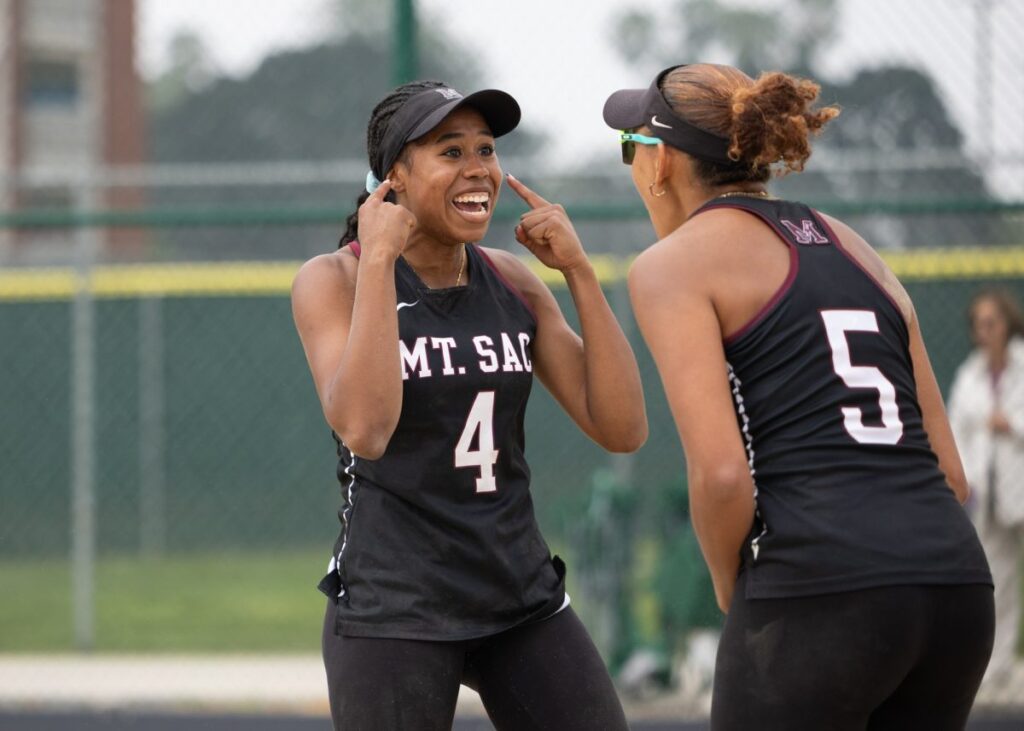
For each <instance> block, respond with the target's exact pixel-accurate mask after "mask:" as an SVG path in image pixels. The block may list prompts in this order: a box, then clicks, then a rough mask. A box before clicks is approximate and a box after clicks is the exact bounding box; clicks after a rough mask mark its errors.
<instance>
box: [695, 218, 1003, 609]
mask: <svg viewBox="0 0 1024 731" xmlns="http://www.w3.org/2000/svg"><path fill="white" fill-rule="evenodd" d="M716 208H737V209H740V210H744V211H747V212H749V213H751V214H754V215H756V216H758V217H759V218H760V219H761V220H762V221H764V222H765V223H766V224H768V225H769V226H770V227H771V228H772V229H774V230H775V232H776V233H777V234H778V236H779V237H780V238H782V240H783V241H784V242H785V243H786V244H787V246H788V248H789V252H790V269H789V275H788V277H787V278H786V280H785V282H784V283H783V284H782V286H781V287H780V288H779V290H778V292H776V294H775V296H774V297H772V299H771V300H770V301H769V302H768V304H767V305H766V306H765V307H764V309H763V310H762V311H761V312H760V313H759V314H758V315H757V316H756V317H755V318H753V320H751V322H749V323H748V324H747V325H746V326H745V327H744V328H742V329H741V330H740V331H739V332H737V333H735V334H733V335H732V336H731V337H730V338H728V339H727V341H726V343H725V354H726V359H727V361H728V366H729V379H730V383H731V386H732V391H733V397H734V401H735V405H736V411H737V419H738V421H739V426H740V429H741V431H742V434H743V437H744V441H745V444H746V449H747V456H748V458H749V461H750V468H751V473H752V475H753V478H754V484H755V491H756V502H757V510H756V517H755V522H754V527H753V530H752V531H751V534H750V537H749V540H748V541H747V543H746V545H745V547H744V551H743V564H744V570H745V571H747V572H748V575H747V581H746V594H747V596H748V597H750V598H761V597H786V596H801V595H810V594H825V593H832V592H838V591H849V590H856V589H864V588H868V587H873V586H881V585H893V584H967V583H987V584H991V577H990V575H989V571H988V564H987V562H986V560H985V556H984V553H983V552H982V549H981V546H980V544H979V542H978V539H977V535H976V534H975V531H974V528H973V526H972V525H971V523H970V521H969V520H968V518H967V515H966V513H965V511H964V510H963V508H962V507H961V506H960V504H959V503H958V502H957V500H956V498H955V496H954V494H953V492H952V490H950V488H949V486H948V484H947V483H946V479H945V476H944V474H943V473H942V471H941V470H940V469H939V464H938V458H937V457H936V456H935V453H934V452H933V451H932V449H931V446H930V444H929V442H928V436H927V434H926V433H925V431H924V427H923V424H922V418H921V408H920V406H919V404H918V401H917V388H916V385H915V381H914V370H913V363H912V361H911V357H910V349H909V348H910V345H909V342H910V340H909V331H908V328H907V324H906V321H905V320H904V318H903V316H902V314H901V312H900V309H899V308H898V307H897V305H896V304H895V302H894V301H893V300H892V299H891V298H890V297H889V296H888V294H887V293H886V292H885V290H884V289H883V288H882V286H881V285H880V284H879V283H877V282H876V281H875V280H874V279H873V278H872V277H871V276H870V275H869V274H868V273H867V271H866V270H864V269H863V268H862V267H861V266H860V265H859V263H857V261H856V260H855V259H854V258H853V257H852V256H851V255H850V254H849V253H848V252H847V251H845V250H844V249H843V247H842V244H841V242H840V240H839V239H838V238H837V237H836V235H835V233H834V232H833V231H832V230H831V228H830V227H829V226H828V223H827V221H826V220H825V219H824V218H822V217H821V216H819V215H818V214H817V213H816V212H815V211H813V210H812V209H810V208H808V207H807V206H804V205H802V204H799V203H793V202H788V201H780V200H773V199H764V200H759V199H753V198H750V199H742V200H740V199H739V198H731V199H729V200H724V199H720V200H718V201H713V202H711V203H710V204H708V205H706V206H705V207H704V208H702V209H701V211H702V212H703V211H708V210H713V209H716Z"/></svg>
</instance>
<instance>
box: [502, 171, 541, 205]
mask: <svg viewBox="0 0 1024 731" xmlns="http://www.w3.org/2000/svg"><path fill="white" fill-rule="evenodd" d="M507 177H508V186H509V187H510V188H511V189H512V190H514V191H515V192H516V195H518V196H519V197H520V198H522V199H523V200H524V201H526V205H528V206H529V207H530V208H540V207H541V206H549V205H551V204H550V203H548V202H547V201H546V200H544V199H543V198H541V197H540V196H539V195H537V194H536V193H534V192H533V191H532V190H530V189H529V188H527V187H526V186H525V185H523V184H522V183H521V182H520V181H519V178H517V177H515V176H514V175H512V173H508V175H507Z"/></svg>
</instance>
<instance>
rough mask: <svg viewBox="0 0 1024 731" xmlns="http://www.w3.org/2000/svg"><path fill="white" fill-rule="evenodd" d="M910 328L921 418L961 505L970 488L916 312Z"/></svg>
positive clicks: (940, 466) (942, 468) (911, 354)
mask: <svg viewBox="0 0 1024 731" xmlns="http://www.w3.org/2000/svg"><path fill="white" fill-rule="evenodd" d="M908 327H909V329H910V357H911V360H912V361H913V363H914V383H915V384H916V385H917V401H918V403H919V404H920V405H921V419H922V423H923V426H924V430H925V433H927V434H928V442H929V443H930V444H931V446H932V451H933V452H935V455H936V456H937V457H938V458H939V468H940V469H941V470H942V471H943V473H945V475H946V482H948V483H949V487H950V489H952V490H953V494H954V495H956V499H957V500H959V501H960V503H961V504H963V503H965V502H967V498H968V497H969V496H970V488H969V487H968V485H967V476H966V475H965V474H964V466H963V463H962V462H961V461H960V451H959V450H958V449H957V446H956V439H954V438H953V429H952V427H951V426H950V424H949V419H948V418H947V417H946V407H945V406H944V405H943V403H942V392H941V391H939V384H938V382H937V381H936V380H935V372H934V371H933V370H932V364H931V360H930V359H929V358H928V351H927V350H926V349H925V347H924V339H923V338H922V337H921V328H920V326H919V325H918V322H917V315H916V314H914V315H913V316H912V318H911V321H910V323H908Z"/></svg>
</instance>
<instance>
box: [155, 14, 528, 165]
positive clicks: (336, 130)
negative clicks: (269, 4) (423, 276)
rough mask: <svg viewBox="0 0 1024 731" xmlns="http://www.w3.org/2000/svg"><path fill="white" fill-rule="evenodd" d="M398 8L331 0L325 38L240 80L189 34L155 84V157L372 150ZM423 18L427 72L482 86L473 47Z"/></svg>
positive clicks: (521, 143) (516, 145) (512, 142)
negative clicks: (370, 131)
mask: <svg viewBox="0 0 1024 731" xmlns="http://www.w3.org/2000/svg"><path fill="white" fill-rule="evenodd" d="M389 8H390V3H383V2H371V1H370V0H330V2H328V3H327V4H326V5H325V9H324V13H325V17H326V18H327V19H328V20H329V23H328V25H329V28H330V30H329V38H328V39H327V40H326V41H325V42H323V43H321V44H319V45H316V46H313V47H310V48H301V49H297V50H290V51H286V52H281V53H277V54H274V55H272V56H269V57H268V58H266V59H265V60H264V61H263V63H262V64H260V66H259V67H258V68H257V69H256V70H255V71H254V72H253V73H252V74H250V75H249V76H247V77H244V78H239V79H235V78H230V77H225V76H214V77H212V78H210V77H209V74H208V72H209V70H210V69H211V68H212V66H211V65H210V64H208V63H205V62H204V59H207V58H208V56H207V55H206V54H205V51H204V49H203V48H202V44H201V43H200V42H199V41H198V39H196V38H194V36H189V38H190V39H191V43H192V45H191V46H189V47H188V48H189V49H191V50H192V51H193V53H192V54H191V55H190V54H188V53H183V54H182V55H181V56H180V57H179V56H175V58H176V59H178V61H177V62H176V64H174V65H172V67H171V68H170V69H168V71H167V72H165V73H164V74H161V76H160V77H158V78H157V80H156V81H155V82H153V84H152V87H151V94H150V95H149V99H150V101H151V104H150V107H149V110H148V111H149V115H150V120H149V123H150V127H149V129H150V130H151V133H150V145H151V151H150V152H151V155H150V159H152V160H154V161H157V162H181V161H202V162H224V161H250V160H285V159H302V160H320V159H325V158H326V159H336V158H363V157H364V156H365V144H366V142H365V135H366V123H367V120H368V119H369V117H370V112H371V111H372V109H373V106H374V104H376V102H377V101H378V100H379V99H380V98H381V97H382V96H384V94H385V93H387V91H389V90H390V88H391V83H390V70H391V69H390V63H391V51H390V45H391V36H390V33H389V18H390V13H389ZM421 20H422V22H421V25H420V28H419V33H420V42H419V48H420V56H421V57H420V62H419V68H420V77H421V78H425V79H439V80H443V81H446V82H448V83H450V84H452V85H453V86H454V87H456V88H458V89H462V90H465V91H470V90H473V89H475V88H479V85H480V83H481V69H480V65H479V63H478V62H477V61H476V59H475V58H474V57H473V55H472V53H471V52H470V51H469V50H467V49H465V48H464V47H461V46H459V45H458V43H457V42H456V41H454V40H452V39H451V38H449V37H447V36H445V35H444V34H443V33H442V32H441V31H439V30H437V26H436V25H435V24H432V23H430V22H429V19H421ZM200 71H202V72H203V74H200V73H199V72H200ZM204 74H205V75H204ZM197 80H201V81H202V83H197ZM539 144H540V138H539V137H538V136H537V135H536V134H530V133H525V132H522V131H516V132H514V133H513V134H512V135H510V136H509V137H508V138H507V139H502V140H501V141H500V143H499V150H500V151H501V153H502V154H508V153H511V154H515V153H516V152H517V151H519V150H521V149H524V148H525V149H536V148H537V147H538V146H539Z"/></svg>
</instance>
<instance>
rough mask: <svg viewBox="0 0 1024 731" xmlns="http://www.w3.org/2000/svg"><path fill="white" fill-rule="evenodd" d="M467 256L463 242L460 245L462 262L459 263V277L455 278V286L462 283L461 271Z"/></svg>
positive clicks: (464, 268) (463, 269)
mask: <svg viewBox="0 0 1024 731" xmlns="http://www.w3.org/2000/svg"><path fill="white" fill-rule="evenodd" d="M467 256H468V254H467V253H466V245H465V244H463V245H462V264H460V265H459V277H458V279H456V280H455V286H456V287H458V286H459V285H460V284H462V272H464V271H465V270H466V257H467Z"/></svg>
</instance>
